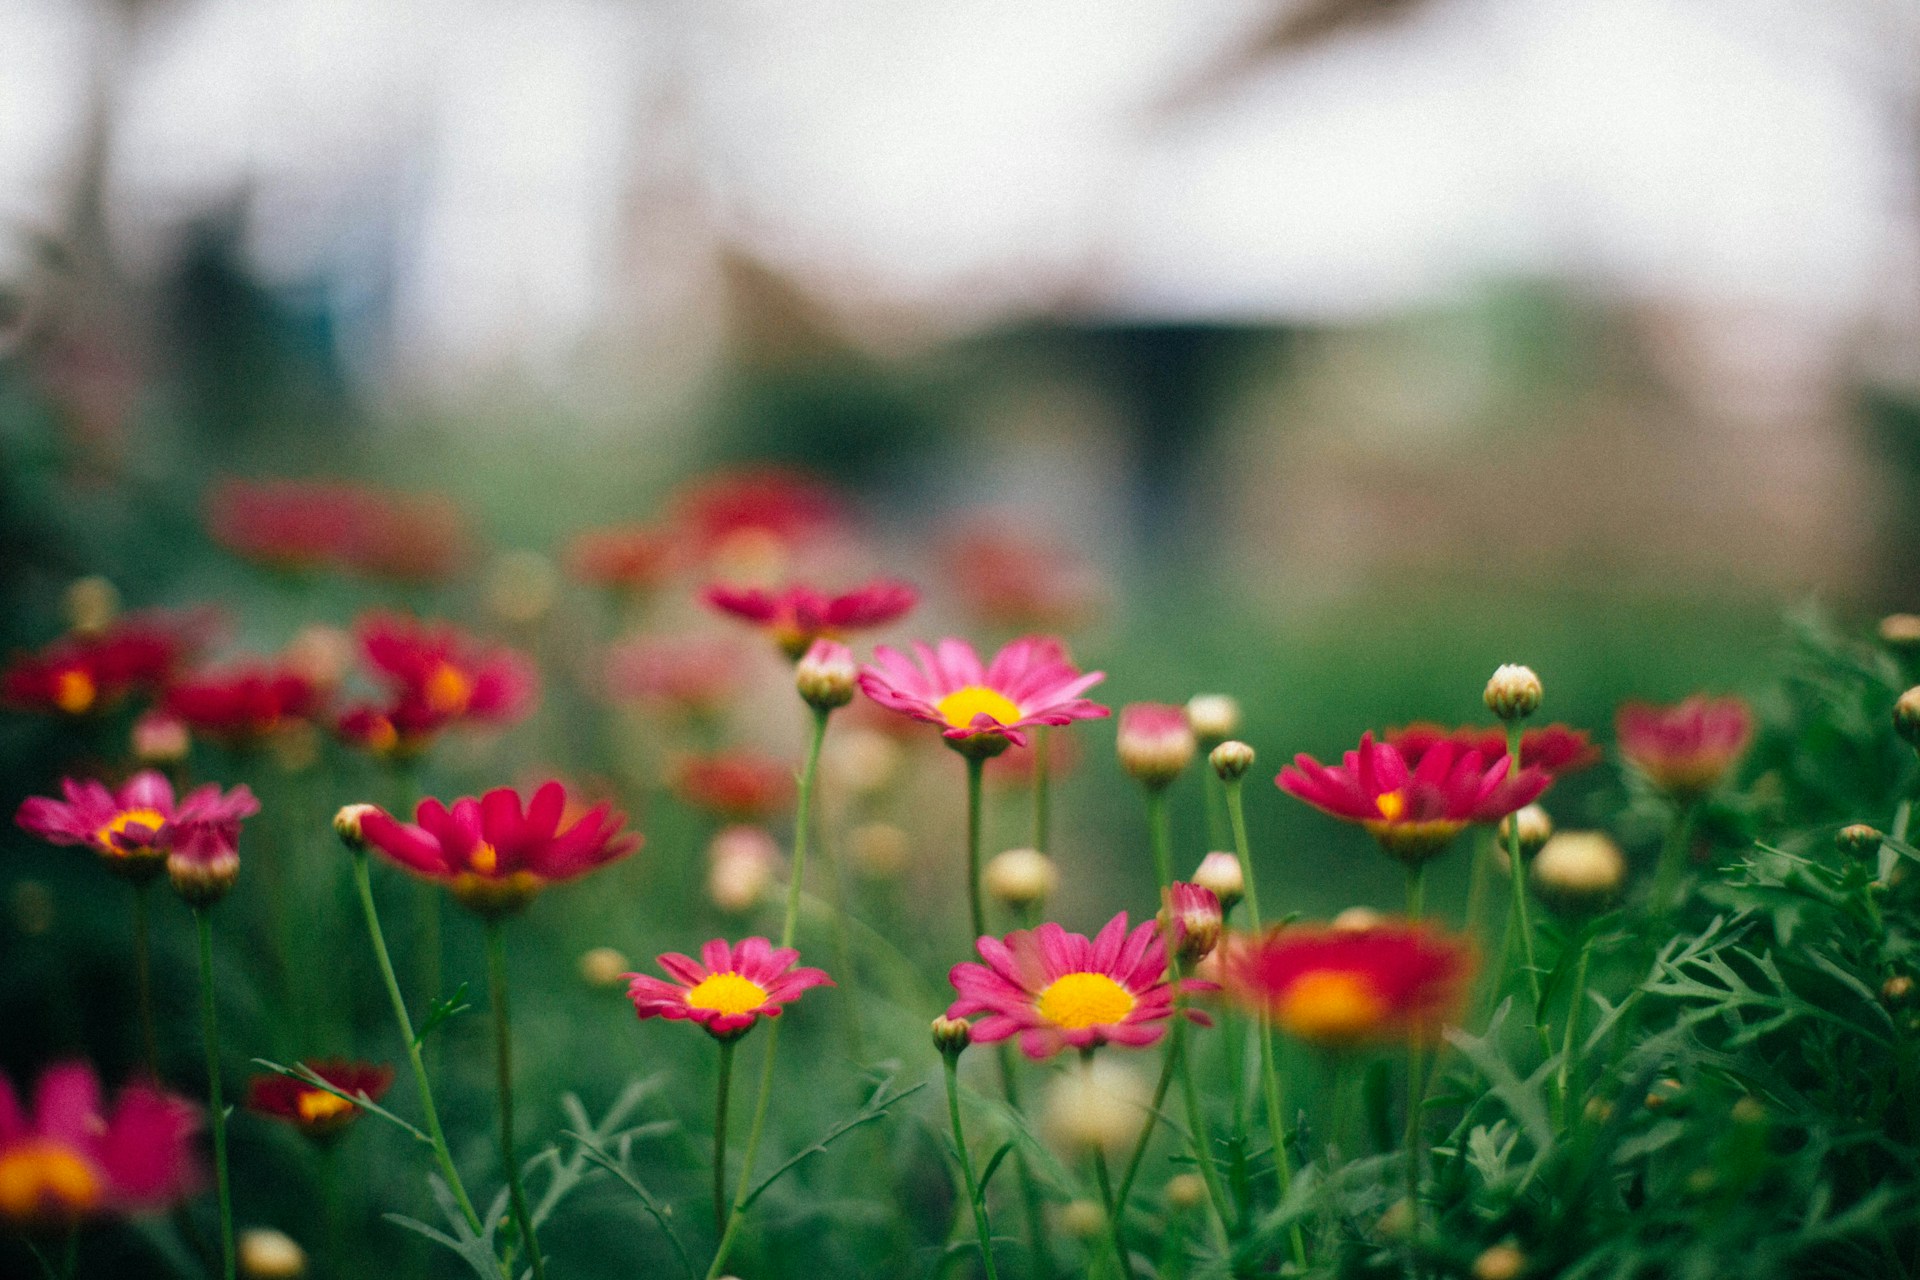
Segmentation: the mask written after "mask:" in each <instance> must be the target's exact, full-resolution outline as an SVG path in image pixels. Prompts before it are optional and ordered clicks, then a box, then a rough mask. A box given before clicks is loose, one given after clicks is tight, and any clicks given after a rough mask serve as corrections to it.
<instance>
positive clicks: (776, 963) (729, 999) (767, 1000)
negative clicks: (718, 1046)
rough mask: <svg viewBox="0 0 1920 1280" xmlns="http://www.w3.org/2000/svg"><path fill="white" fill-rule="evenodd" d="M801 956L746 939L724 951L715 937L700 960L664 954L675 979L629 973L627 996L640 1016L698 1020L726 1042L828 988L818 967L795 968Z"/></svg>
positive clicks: (661, 960) (663, 964)
mask: <svg viewBox="0 0 1920 1280" xmlns="http://www.w3.org/2000/svg"><path fill="white" fill-rule="evenodd" d="M799 958H800V953H799V952H798V951H795V950H794V949H793V948H792V947H776V946H774V945H773V944H772V943H771V942H769V941H768V940H767V939H765V938H747V939H744V940H742V941H741V942H739V943H738V944H736V945H734V946H731V947H729V946H728V945H727V943H726V941H725V940H724V939H721V938H715V939H714V940H713V941H711V942H709V943H707V944H706V945H705V946H704V947H702V948H700V959H699V960H695V959H694V958H693V957H692V956H684V955H681V954H680V953H679V952H677V951H669V952H668V953H667V954H665V955H663V956H660V957H658V960H657V963H658V964H659V965H660V967H661V968H662V969H664V970H666V971H667V973H668V974H670V975H671V976H672V977H673V978H674V979H675V981H674V982H663V981H661V980H660V979H659V978H650V977H648V976H647V975H646V974H644V973H629V974H623V975H622V976H623V977H625V978H627V979H628V983H627V998H628V999H629V1000H632V1001H633V1011H634V1012H635V1013H637V1014H639V1015H640V1016H641V1017H642V1018H684V1019H686V1020H688V1021H689V1022H697V1023H699V1024H700V1025H701V1026H703V1027H705V1028H706V1029H707V1033H708V1034H709V1035H711V1036H713V1037H714V1039H716V1040H731V1039H734V1038H735V1037H737V1036H743V1035H745V1034H746V1033H747V1032H749V1031H751V1030H753V1025H754V1023H756V1022H758V1021H759V1020H760V1019H762V1018H777V1017H779V1016H780V1011H781V1010H782V1009H783V1008H784V1007H785V1006H787V1005H789V1004H792V1003H793V1002H794V1001H795V1000H798V999H799V998H800V995H801V993H802V992H804V991H806V990H807V989H808V988H810V987H830V986H832V985H834V983H833V979H831V978H829V977H828V976H827V975H826V973H825V972H824V971H822V970H820V969H796V968H794V967H793V962H794V961H796V960H798V959H799Z"/></svg>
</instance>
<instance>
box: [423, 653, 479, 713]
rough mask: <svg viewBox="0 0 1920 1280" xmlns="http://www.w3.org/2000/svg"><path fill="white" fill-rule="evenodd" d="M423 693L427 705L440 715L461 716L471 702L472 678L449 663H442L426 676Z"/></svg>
mask: <svg viewBox="0 0 1920 1280" xmlns="http://www.w3.org/2000/svg"><path fill="white" fill-rule="evenodd" d="M424 692H425V694H426V699H427V705H428V706H429V707H432V708H433V709H434V710H435V711H437V712H439V713H440V714H441V715H446V716H457V715H461V714H464V713H465V711H466V709H467V707H468V705H469V704H471V703H472V702H473V677H472V676H469V675H468V674H467V673H466V672H464V671H462V670H461V669H460V668H459V667H456V666H454V665H453V664H452V663H451V662H442V663H440V664H439V665H438V666H436V667H434V669H433V671H432V672H431V673H430V674H429V675H428V676H427V679H426V684H425V685H424Z"/></svg>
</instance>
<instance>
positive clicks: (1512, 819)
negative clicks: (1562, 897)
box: [1507, 720, 1553, 1054]
mask: <svg viewBox="0 0 1920 1280" xmlns="http://www.w3.org/2000/svg"><path fill="white" fill-rule="evenodd" d="M1519 772H1520V722H1519V721H1517V720H1512V721H1508V723H1507V775H1508V776H1509V777H1512V776H1515V775H1517V774H1518V773H1519ZM1507 879H1508V880H1510V881H1512V882H1513V924H1512V928H1513V931H1514V932H1515V933H1516V934H1518V935H1519V938H1520V949H1519V955H1520V963H1521V965H1522V966H1523V967H1524V968H1525V969H1526V971H1527V994H1528V996H1529V998H1530V999H1531V1001H1532V1003H1531V1005H1530V1006H1529V1007H1530V1008H1531V1009H1532V1011H1533V1012H1532V1019H1533V1027H1534V1030H1535V1031H1536V1032H1537V1033H1538V1034H1539V1036H1540V1048H1541V1052H1543V1053H1546V1054H1551V1053H1552V1052H1553V1035H1552V1033H1551V1032H1550V1031H1548V1030H1547V1024H1546V1021H1545V1019H1543V1018H1542V1017H1541V1014H1540V965H1539V962H1538V961H1536V960H1535V959H1534V954H1533V921H1532V919H1531V917H1530V915H1529V912H1528V910H1527V864H1526V862H1525V860H1524V859H1522V858H1521V856H1520V820H1519V817H1518V815H1517V814H1516V815H1509V816H1508V818H1507Z"/></svg>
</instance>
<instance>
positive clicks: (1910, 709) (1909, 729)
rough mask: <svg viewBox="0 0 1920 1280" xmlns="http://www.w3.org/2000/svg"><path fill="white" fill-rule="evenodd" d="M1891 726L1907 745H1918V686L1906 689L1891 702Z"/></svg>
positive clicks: (1919, 691) (1919, 732)
mask: <svg viewBox="0 0 1920 1280" xmlns="http://www.w3.org/2000/svg"><path fill="white" fill-rule="evenodd" d="M1893 727H1894V729H1895V730H1897V731H1898V732H1899V734H1900V736H1901V737H1903V738H1905V739H1906V740H1907V742H1908V744H1909V745H1911V746H1914V747H1920V687H1916V688H1912V689H1909V690H1907V691H1906V692H1905V693H1903V694H1901V695H1900V700H1899V701H1898V702H1896V703H1894V704H1893Z"/></svg>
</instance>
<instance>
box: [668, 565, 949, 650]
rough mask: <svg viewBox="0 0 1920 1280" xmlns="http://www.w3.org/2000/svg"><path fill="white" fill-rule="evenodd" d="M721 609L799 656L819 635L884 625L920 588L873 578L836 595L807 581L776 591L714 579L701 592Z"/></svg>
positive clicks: (910, 604) (905, 609) (912, 602)
mask: <svg viewBox="0 0 1920 1280" xmlns="http://www.w3.org/2000/svg"><path fill="white" fill-rule="evenodd" d="M703 598H704V599H705V600H706V602H707V604H708V605H709V606H711V607H712V608H714V609H717V610H719V611H720V612H721V613H724V614H727V615H729V616H731V617H735V618H738V619H740V620H741V621H743V622H750V623H752V624H753V625H754V626H756V627H759V628H760V629H761V630H763V631H765V632H767V633H768V634H769V635H771V636H772V637H773V639H774V643H776V644H778V645H779V646H780V652H782V653H784V654H786V655H787V657H789V658H791V659H794V660H796V661H797V660H798V659H799V658H800V656H801V655H802V654H804V653H806V651H807V650H808V649H809V648H810V647H812V645H813V642H814V641H815V640H818V639H820V638H821V637H822V636H825V637H827V638H828V639H840V638H842V637H844V636H845V635H846V634H847V633H848V632H849V631H865V630H868V629H870V628H873V627H881V626H885V625H886V624H887V623H889V622H893V621H896V620H898V619H900V618H903V617H905V616H906V615H907V613H908V611H909V610H911V609H912V608H913V606H914V605H916V604H918V603H919V602H920V593H919V592H918V591H916V590H914V589H913V588H912V587H910V586H908V585H907V584H906V583H904V582H896V581H893V580H892V579H890V578H876V579H874V580H873V581H872V582H869V583H866V584H865V585H863V586H860V587H857V588H855V589H854V590H852V591H848V592H844V593H842V594H840V595H834V596H830V595H828V594H826V593H825V592H823V591H818V590H815V589H814V588H813V587H807V586H790V587H786V588H784V589H782V590H779V591H766V590H763V589H761V588H759V587H734V586H728V585H727V584H725V583H717V584H715V585H714V586H711V587H708V588H707V590H706V593H705V595H704V597H703Z"/></svg>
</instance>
